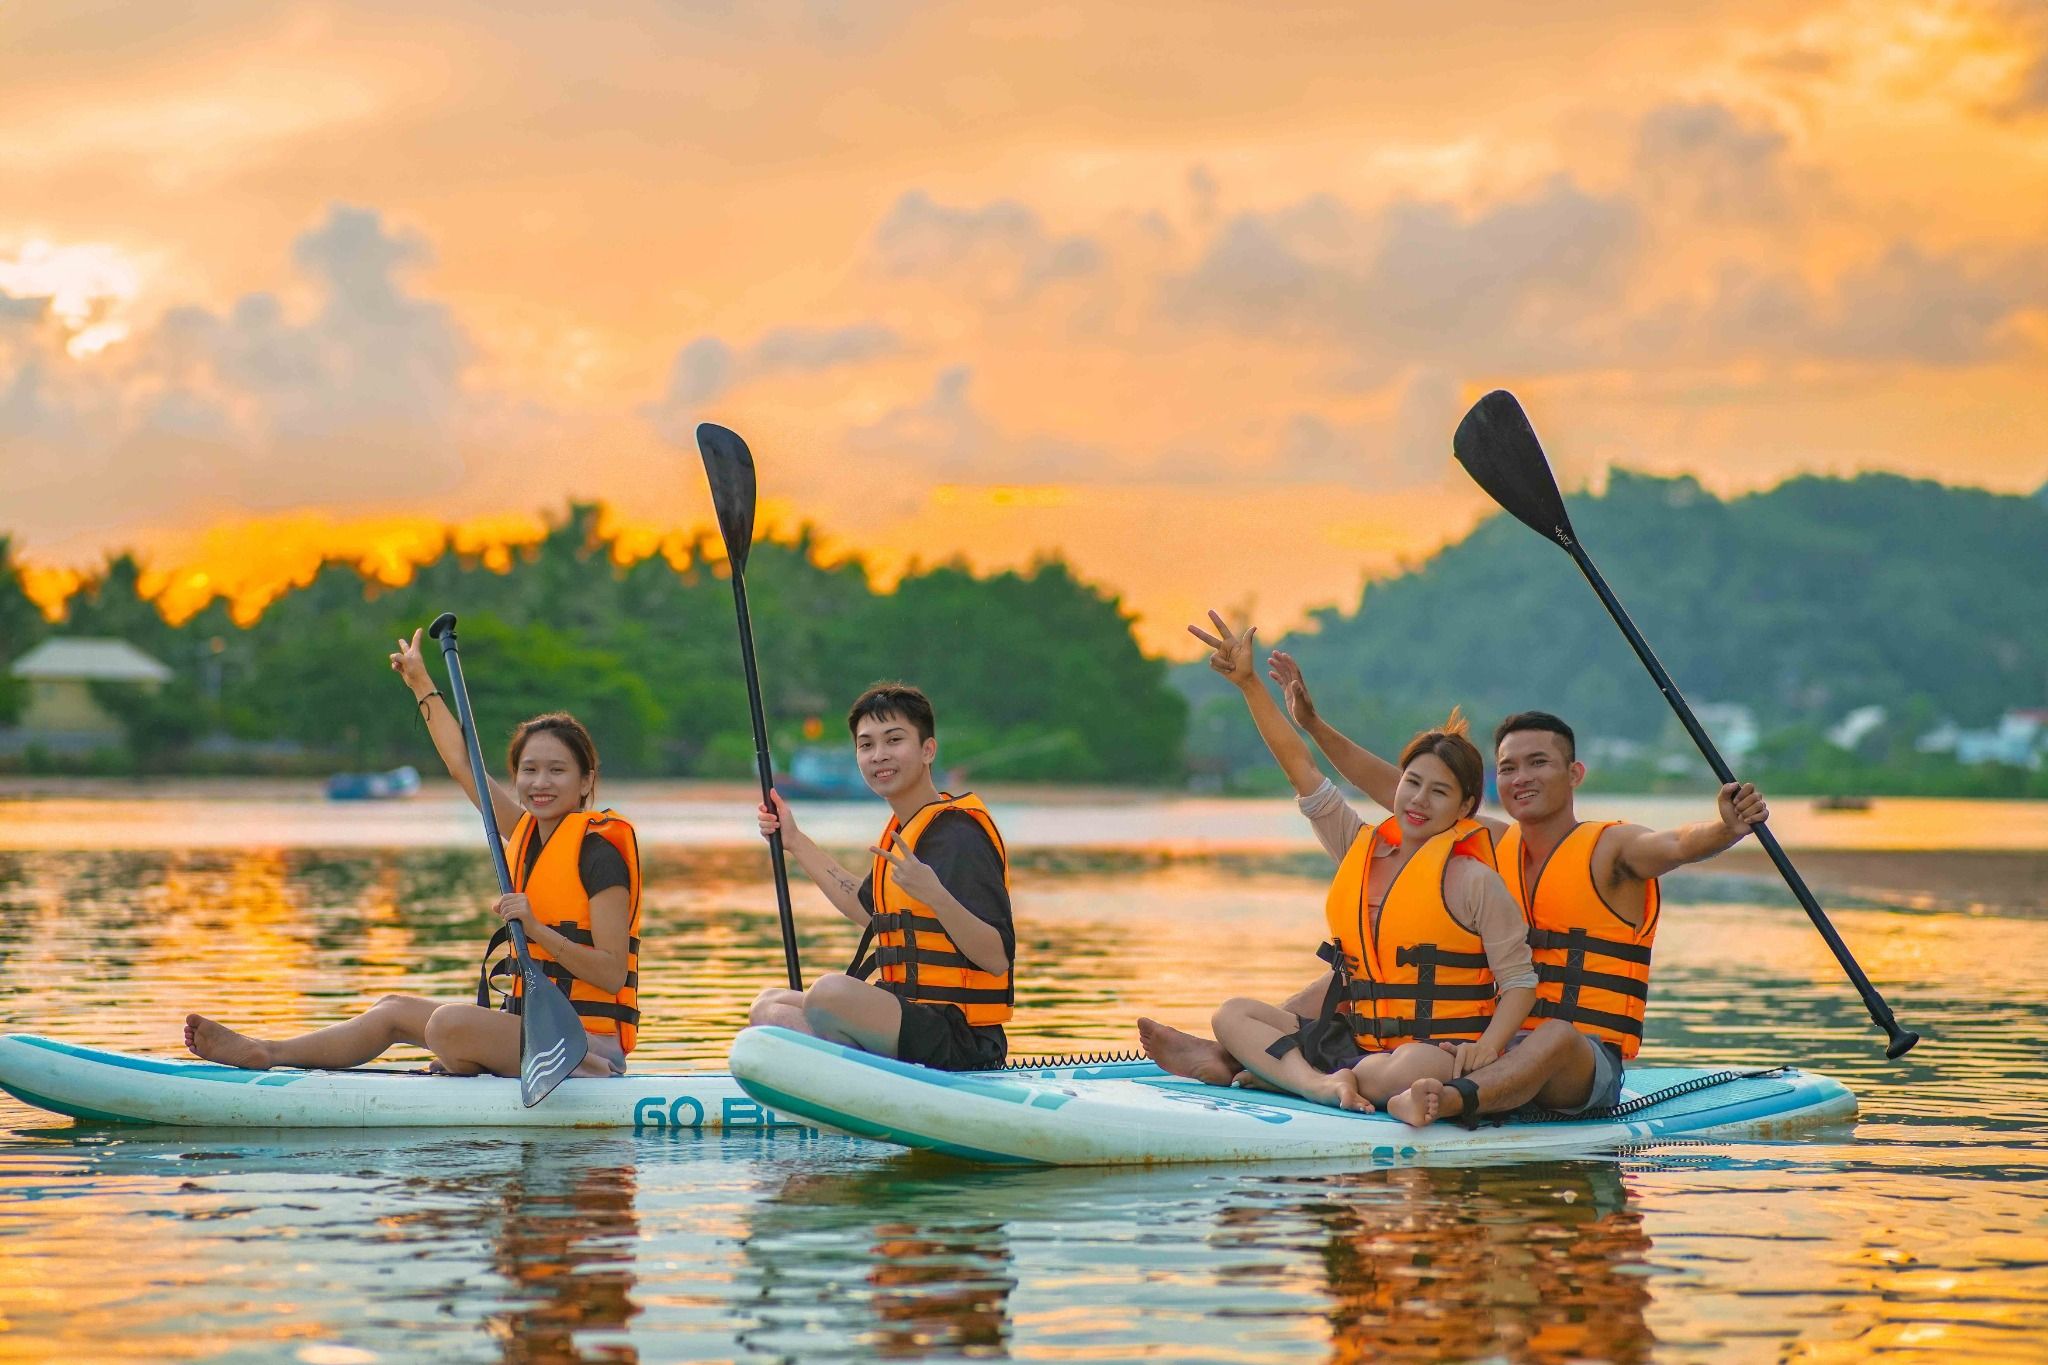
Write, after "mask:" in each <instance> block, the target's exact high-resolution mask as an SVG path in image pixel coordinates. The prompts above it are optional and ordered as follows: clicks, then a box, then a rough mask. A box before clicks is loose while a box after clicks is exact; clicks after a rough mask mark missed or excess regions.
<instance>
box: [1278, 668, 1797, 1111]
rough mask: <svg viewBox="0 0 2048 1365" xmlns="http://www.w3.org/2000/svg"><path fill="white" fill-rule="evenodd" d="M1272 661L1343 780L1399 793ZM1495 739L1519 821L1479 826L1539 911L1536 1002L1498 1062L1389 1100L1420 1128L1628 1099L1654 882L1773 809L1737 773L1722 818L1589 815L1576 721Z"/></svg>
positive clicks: (1549, 721) (1507, 800)
mask: <svg viewBox="0 0 2048 1365" xmlns="http://www.w3.org/2000/svg"><path fill="white" fill-rule="evenodd" d="M1271 666H1272V670H1273V676H1274V678H1275V679H1276V680H1277V681H1278V682H1279V683H1280V685H1281V687H1282V689H1283V690H1284V691H1285V692H1286V694H1287V703H1288V710H1289V712H1290V713H1291V714H1292V716H1293V717H1294V721H1295V723H1296V724H1297V725H1299V726H1301V728H1302V729H1303V730H1305V731H1307V732H1308V735H1309V737H1310V738H1311V739H1313V740H1314V741H1315V744H1316V747H1317V748H1319V749H1321V750H1322V751H1323V754H1324V755H1325V756H1326V757H1327V758H1328V759H1329V760H1330V762H1331V763H1332V764H1333V765H1334V766H1335V767H1336V769H1337V771H1338V772H1339V773H1340V774H1342V775H1343V777H1344V778H1345V780H1346V781H1349V782H1351V783H1352V784H1354V785H1355V786H1357V787H1358V788H1359V789H1360V790H1361V791H1363V792H1365V793H1366V795H1368V796H1371V797H1373V798H1374V799H1378V798H1379V795H1380V793H1381V792H1382V791H1384V792H1387V793H1391V792H1392V791H1393V789H1394V783H1395V782H1397V781H1398V780H1399V777H1400V774H1399V773H1398V772H1397V771H1396V770H1395V768H1394V765H1393V764H1391V763H1389V762H1387V761H1386V760H1385V759H1383V758H1381V757H1379V756H1378V755H1376V754H1373V753H1371V752H1369V751H1367V750H1366V749H1364V748H1362V747H1361V746H1359V745H1358V744H1355V743H1353V742H1352V741H1351V740H1350V739H1348V738H1346V737H1345V736H1344V735H1343V734H1341V733H1339V732H1338V731H1337V730H1336V729H1335V728H1334V727H1333V726H1331V725H1330V724H1329V723H1328V722H1327V721H1325V720H1323V718H1322V717H1321V716H1320V715H1319V714H1318V713H1317V711H1316V709H1315V703H1314V702H1313V701H1311V700H1310V698H1309V694H1308V685H1307V683H1306V682H1304V681H1303V679H1302V676H1301V669H1300V667H1299V666H1298V665H1297V664H1296V663H1295V662H1294V660H1293V659H1292V658H1290V657H1289V656H1288V655H1286V654H1284V653H1281V652H1278V651H1276V652H1275V653H1274V654H1273V656H1272V661H1271ZM1493 748H1494V767H1495V773H1496V776H1497V779H1498V783H1499V787H1500V800H1501V805H1502V806H1503V808H1505V809H1506V811H1507V813H1508V815H1509V817H1510V819H1511V822H1512V823H1507V824H1503V823H1501V822H1500V821H1496V820H1483V823H1485V824H1487V825H1489V826H1490V827H1492V828H1493V830H1494V832H1495V838H1496V840H1497V843H1496V852H1497V854H1498V858H1499V864H1500V875H1501V879H1502V880H1503V881H1505V882H1506V883H1507V884H1508V890H1509V891H1510V892H1511V893H1513V895H1514V897H1515V899H1516V900H1517V901H1518V902H1519V903H1520V904H1521V906H1522V913H1523V916H1524V917H1525V918H1526V919H1527V920H1528V921H1529V947H1530V949H1531V952H1532V955H1533V956H1534V957H1535V959H1536V975H1537V980H1538V984H1537V995H1536V1006H1535V1008H1534V1009H1532V1010H1531V1011H1530V1013H1529V1022H1528V1024H1527V1025H1525V1026H1524V1027H1525V1030H1526V1031H1525V1032H1524V1033H1523V1034H1522V1036H1521V1037H1520V1038H1519V1039H1518V1040H1517V1045H1516V1046H1513V1047H1511V1048H1510V1049H1509V1050H1508V1051H1507V1052H1505V1053H1503V1054H1502V1055H1501V1057H1500V1059H1499V1060H1498V1061H1495V1062H1492V1063H1490V1064H1489V1065H1486V1066H1482V1067H1479V1068H1477V1069H1475V1070H1474V1071H1472V1073H1471V1074H1470V1075H1467V1076H1461V1077H1456V1078H1454V1079H1452V1080H1449V1081H1438V1080H1422V1081H1417V1082H1416V1083H1415V1084H1414V1085H1412V1086H1410V1087H1409V1088H1408V1089H1407V1090H1406V1091H1404V1092H1403V1093H1401V1094H1399V1095H1396V1096H1394V1097H1393V1098H1392V1099H1391V1100H1389V1101H1388V1102H1387V1112H1388V1113H1390V1114H1392V1115H1394V1116H1395V1117H1396V1118H1399V1119H1402V1120H1403V1121H1405V1122H1407V1123H1411V1124H1414V1125H1416V1126H1418V1127H1419V1126H1421V1125H1423V1124H1427V1123H1432V1122H1434V1121H1435V1120H1437V1119H1439V1118H1455V1119H1459V1120H1460V1121H1461V1122H1464V1123H1466V1124H1468V1125H1469V1124H1472V1123H1476V1122H1477V1121H1478V1119H1479V1116H1480V1115H1482V1114H1496V1113H1502V1112H1505V1111H1507V1110H1510V1109H1518V1108H1520V1107H1521V1106H1523V1105H1525V1104H1530V1103H1535V1104H1538V1105H1541V1106H1542V1107H1544V1108H1545V1109H1549V1110H1552V1111H1555V1112H1558V1113H1566V1114H1571V1113H1582V1112H1586V1111H1589V1110H1597V1109H1605V1108H1607V1107H1609V1106H1611V1105H1613V1104H1615V1103H1616V1102H1617V1101H1619V1099H1620V1098H1621V1073H1622V1063H1623V1062H1624V1061H1626V1060H1627V1059H1629V1058H1631V1057H1634V1056H1635V1055H1636V1052H1637V1050H1638V1049H1640V1048H1641V1046H1642V1039H1643V1010H1644V1006H1645V1005H1646V1004H1647V1002H1648V1000H1649V993H1650V990H1649V988H1650V951H1651V948H1652V947H1653V945H1654V944H1655V941H1656V937H1657V921H1658V915H1657V911H1658V906H1659V903H1660V896H1659V892H1658V878H1660V877H1662V876H1664V875H1665V874H1666V873H1669V872H1672V871H1675V870H1676V869H1678V868H1681V867H1684V866H1686V865H1687V864H1689V863H1697V862H1704V861H1705V860H1706V859H1708V858H1712V857H1714V856H1715V855H1716V854H1719V853H1723V852H1725V851H1726V850H1728V849H1730V848H1733V847H1734V846H1735V845H1736V844H1737V843H1739V842H1740V841H1741V840H1742V839H1743V837H1744V836H1746V835H1747V834H1748V833H1749V832H1750V831H1751V829H1753V828H1754V827H1755V826H1757V825H1759V824H1761V823H1763V821H1764V820H1765V819H1767V818H1768V817H1769V815H1770V809H1769V807H1768V806H1766V805H1765V803H1764V798H1763V794H1762V793H1760V792H1759V791H1757V789H1756V788H1755V787H1754V786H1753V785H1751V784H1750V783H1747V782H1741V783H1736V782H1731V783H1729V784H1727V785H1726V786H1724V787H1723V788H1722V789H1721V793H1720V798H1719V802H1718V810H1717V812H1716V818H1715V819H1712V820H1702V821H1700V822H1698V823H1696V824H1690V825H1682V826H1680V827H1679V828H1677V829H1669V830H1653V829H1647V828H1645V827H1644V826H1642V825H1631V824H1625V823H1623V822H1621V821H1619V820H1611V821H1604V822H1598V823H1593V822H1584V821H1581V820H1580V819H1579V817H1578V815H1577V813H1576V811H1575V810H1574V808H1573V798H1574V796H1575V795H1576V793H1577V792H1578V788H1579V784H1580V783H1581V782H1583V781H1584V780H1585V777H1586V765H1585V764H1583V763H1581V762H1579V758H1578V740H1577V737H1576V736H1575V735H1574V734H1573V733H1572V728H1571V726H1569V725H1567V724H1565V723H1564V722H1563V721H1562V720H1560V719H1558V718H1557V717H1556V716H1553V715H1551V714H1549V713H1548V712H1544V711H1523V712H1519V713H1517V714H1515V715H1512V716H1509V717H1508V718H1507V719H1506V720H1504V721H1502V722H1501V723H1500V725H1499V726H1498V727H1497V728H1496V729H1495V730H1494V732H1493ZM1482 819H1483V817H1482Z"/></svg>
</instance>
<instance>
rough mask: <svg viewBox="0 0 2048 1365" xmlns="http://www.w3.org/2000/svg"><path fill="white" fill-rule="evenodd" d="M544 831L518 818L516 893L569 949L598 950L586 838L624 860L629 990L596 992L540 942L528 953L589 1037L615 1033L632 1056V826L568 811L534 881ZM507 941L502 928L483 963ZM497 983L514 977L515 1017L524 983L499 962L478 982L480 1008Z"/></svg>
mask: <svg viewBox="0 0 2048 1365" xmlns="http://www.w3.org/2000/svg"><path fill="white" fill-rule="evenodd" d="M539 828H540V826H539V823H538V822H537V821H536V820H535V819H534V818H533V813H532V812H531V811H528V812H527V813H525V814H524V815H521V816H520V817H519V823H518V824H516V825H514V826H513V827H512V856H511V859H510V862H511V869H512V889H513V890H514V891H523V892H525V893H526V897H527V899H528V900H530V901H532V902H533V916H534V918H535V919H537V920H539V921H540V922H541V923H542V924H545V925H547V926H548V927H549V928H551V929H553V930H554V931H555V932H556V933H558V934H560V935H561V936H562V937H563V938H566V939H568V940H569V941H570V942H571V943H581V944H586V945H590V946H595V944H596V940H595V939H594V938H593V937H592V935H591V932H590V897H589V896H588V895H586V894H585V893H584V890H583V872H582V860H583V836H584V835H586V834H595V835H598V836H600V837H602V838H603V839H604V840H605V841H606V842H607V843H609V844H610V845H611V846H612V847H613V848H616V849H617V850H618V851H619V856H620V857H622V858H624V859H625V860H626V878H627V882H626V893H627V896H628V898H629V904H630V906H631V910H630V912H629V913H630V918H628V920H627V921H626V935H627V937H626V984H625V986H624V987H622V988H621V989H620V990H619V991H618V992H617V993H616V994H611V993H608V992H605V991H601V990H599V989H598V988H597V987H595V986H593V985H591V984H590V983H589V982H587V981H584V980H583V979H581V978H580V977H578V976H576V975H574V974H573V973H571V972H570V971H569V969H568V968H567V967H564V966H563V965H562V964H561V963H559V962H557V961H556V960H555V959H554V958H553V957H552V956H551V955H550V954H549V953H548V950H547V949H546V948H543V947H542V946H541V945H540V943H539V941H538V940H537V939H532V938H529V939H528V942H527V951H528V952H529V953H530V954H531V955H532V957H533V963H534V965H535V966H536V967H539V968H540V969H541V971H543V972H545V973H546V974H547V976H548V979H549V980H551V981H553V982H554V983H555V984H556V985H557V986H559V987H561V989H562V993H563V994H565V995H567V996H568V997H569V1003H570V1004H571V1005H573V1006H575V1008H576V1013H577V1014H578V1015H579V1016H581V1017H582V1020H583V1028H584V1030H585V1031H586V1032H588V1033H616V1034H617V1035H618V1036H619V1048H620V1050H621V1051H624V1052H631V1051H632V1050H633V1044H634V1042H635V1041H636V1040H637V1039H638V1037H639V1033H640V846H639V844H638V843H637V842H636V841H635V839H634V838H633V827H632V826H631V825H629V824H627V823H626V821H625V820H624V819H623V818H621V817H620V816H617V815H614V814H613V813H612V812H611V811H608V810H601V811H587V810H578V811H571V812H569V813H568V814H567V815H565V816H563V817H562V823H561V824H559V825H557V826H556V827H555V832H554V833H553V834H552V835H550V836H549V838H548V841H547V843H545V844H543V845H542V846H541V850H540V857H539V859H538V860H536V861H535V863H534V865H533V875H532V876H530V877H529V876H528V875H527V872H526V856H527V851H528V847H529V845H530V844H531V843H532V841H533V839H534V838H535V837H536V833H537V831H538V830H539ZM510 937H511V931H510V930H509V929H504V928H501V929H499V930H498V932H497V933H495V934H493V935H491V943H490V947H488V948H486V949H485V950H484V951H485V956H486V957H488V956H489V955H490V953H491V952H493V951H495V950H496V948H497V946H498V945H499V944H500V943H503V942H506V941H508V940H509V939H510ZM497 976H510V977H511V978H512V1002H511V1004H510V1006H509V1007H510V1008H511V1009H512V1010H514V1011H515V1012H516V1011H517V1010H518V1008H519V1003H518V1002H519V996H520V995H521V994H522V993H523V992H524V990H525V983H524V982H523V981H521V980H520V977H519V973H518V972H516V971H514V970H512V966H511V964H510V963H509V962H507V961H500V962H499V963H498V964H497V965H496V966H494V967H492V968H491V969H490V971H489V972H488V973H487V976H486V981H485V982H484V983H479V985H478V987H477V1003H478V1004H479V1005H482V1004H485V1003H487V1002H488V995H487V993H486V984H487V983H488V980H489V979H490V978H492V977H497Z"/></svg>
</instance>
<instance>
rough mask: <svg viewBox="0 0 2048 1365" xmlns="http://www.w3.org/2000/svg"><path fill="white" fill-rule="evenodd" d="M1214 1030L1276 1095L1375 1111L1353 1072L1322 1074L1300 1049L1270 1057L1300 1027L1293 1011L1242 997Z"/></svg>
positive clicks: (1219, 1014)
mask: <svg viewBox="0 0 2048 1365" xmlns="http://www.w3.org/2000/svg"><path fill="white" fill-rule="evenodd" d="M1214 1027H1215V1030H1216V1041H1217V1042H1219V1043H1221V1044H1222V1045H1223V1046H1224V1048H1225V1049H1226V1050H1228V1051H1229V1053H1230V1055H1231V1056H1233V1057H1235V1058H1237V1059H1238V1060H1239V1061H1240V1062H1243V1063H1244V1066H1245V1070H1247V1071H1249V1072H1251V1073H1252V1074H1253V1075H1254V1076H1257V1077H1258V1078H1259V1079H1260V1080H1262V1081H1264V1082H1266V1084H1268V1085H1270V1086H1272V1087H1273V1088H1274V1089H1275V1090H1291V1091H1293V1092H1294V1093H1295V1094H1297V1095H1300V1096H1302V1097H1303V1098H1305V1099H1311V1100H1315V1101H1317V1102H1318V1103H1321V1104H1327V1105H1331V1106H1333V1107H1335V1108H1339V1109H1370V1108H1371V1107H1372V1106H1371V1105H1370V1104H1368V1103H1367V1102H1366V1099H1365V1096H1364V1095H1362V1094H1360V1093H1359V1090H1358V1082H1357V1078H1356V1077H1355V1076H1354V1075H1353V1074H1352V1073H1351V1071H1350V1070H1348V1069H1346V1070H1343V1071H1338V1072H1334V1073H1330V1074H1325V1073H1324V1072H1321V1071H1318V1070H1316V1069H1315V1068H1314V1067H1313V1066H1311V1065H1309V1061H1308V1058H1306V1057H1304V1056H1302V1055H1301V1049H1300V1048H1295V1049H1293V1050H1292V1051H1290V1052H1289V1053H1288V1054H1287V1055H1286V1056H1284V1057H1275V1056H1273V1055H1272V1054H1271V1053H1269V1052H1268V1051H1266V1049H1267V1048H1269V1047H1271V1046H1272V1045H1273V1044H1274V1043H1275V1042H1277V1041H1278V1040H1280V1039H1281V1038H1284V1037H1287V1036H1288V1035H1289V1034H1291V1033H1293V1032H1294V1031H1295V1030H1297V1029H1299V1028H1300V1027H1301V1020H1300V1019H1299V1018H1297V1017H1296V1016H1295V1014H1294V1013H1293V1012H1292V1011H1291V1010H1284V1009H1281V1008H1280V1007H1279V1006H1278V1005H1269V1004H1267V1003H1266V1002H1265V1001H1263V1000H1252V999H1248V998H1246V997H1244V996H1239V997H1238V998H1237V999H1235V1000H1231V1001H1227V1002H1226V1003H1225V1004H1224V1006H1223V1008H1222V1009H1219V1010H1217V1011H1216V1018H1215V1020H1214Z"/></svg>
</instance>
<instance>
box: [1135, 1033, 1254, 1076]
mask: <svg viewBox="0 0 2048 1365" xmlns="http://www.w3.org/2000/svg"><path fill="white" fill-rule="evenodd" d="M1138 1046H1140V1047H1142V1048H1144V1049H1145V1055H1146V1056H1147V1057H1150V1058H1151V1059H1152V1060H1153V1061H1155V1062H1157V1063H1159V1069H1160V1070H1162V1071H1165V1072H1168V1073H1170V1074H1172V1075H1175V1076H1186V1077H1187V1078H1188V1079H1189V1080H1195V1081H1202V1082H1204V1083H1205V1084H1208V1085H1229V1084H1230V1083H1231V1081H1232V1080H1234V1079H1235V1078H1236V1077H1237V1076H1238V1075H1239V1074H1240V1072H1239V1069H1238V1065H1237V1059H1236V1058H1235V1057H1232V1056H1231V1055H1230V1053H1229V1052H1227V1051H1226V1050H1225V1049H1224V1047H1223V1044H1221V1043H1219V1042H1217V1041H1216V1040H1215V1039H1213V1038H1202V1037H1198V1036H1196V1035H1195V1034H1192V1033H1182V1032H1181V1031H1180V1030H1179V1029H1177V1028H1174V1027H1173V1026H1172V1025H1170V1024H1162V1023H1160V1022H1159V1021H1158V1020H1157V1019H1140V1020H1139V1021H1138Z"/></svg>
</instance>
